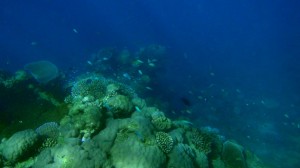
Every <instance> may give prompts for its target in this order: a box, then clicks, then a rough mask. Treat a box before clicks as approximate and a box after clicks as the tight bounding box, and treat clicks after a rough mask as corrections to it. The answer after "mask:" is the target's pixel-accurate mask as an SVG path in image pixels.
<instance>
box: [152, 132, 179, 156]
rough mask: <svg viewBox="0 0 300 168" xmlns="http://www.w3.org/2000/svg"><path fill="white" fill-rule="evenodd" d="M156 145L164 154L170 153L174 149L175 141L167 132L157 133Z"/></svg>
mask: <svg viewBox="0 0 300 168" xmlns="http://www.w3.org/2000/svg"><path fill="white" fill-rule="evenodd" d="M155 138H156V143H157V144H158V146H159V147H160V149H161V150H162V151H163V152H164V153H169V152H171V150H172V149H173V146H174V141H173V139H172V137H171V136H170V135H169V134H167V133H165V132H157V133H156V134H155Z"/></svg>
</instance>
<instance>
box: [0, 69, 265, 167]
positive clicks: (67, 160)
mask: <svg viewBox="0 0 300 168" xmlns="http://www.w3.org/2000/svg"><path fill="white" fill-rule="evenodd" d="M25 79H26V78H23V79H22V80H25ZM4 81H5V80H2V84H3V83H5V82H4ZM3 86H4V85H3ZM13 87H14V85H12V86H11V88H13ZM4 88H5V87H4ZM47 101H50V102H51V101H53V99H47ZM60 103H63V104H64V105H65V106H68V110H67V112H66V113H65V114H64V115H63V116H61V118H60V120H59V121H57V122H53V121H48V122H45V123H43V124H41V125H40V126H38V127H35V128H26V129H24V130H20V131H17V132H14V133H12V135H11V136H9V137H5V138H3V139H2V142H1V144H0V156H1V157H0V166H1V167H33V168H42V167H47V168H52V167H53V168H57V167H60V168H71V167H72V168H77V167H78V168H112V167H115V168H164V167H168V168H258V167H259V168H263V167H265V166H264V165H263V163H262V162H261V161H260V160H259V159H258V158H257V157H256V156H255V155H254V154H252V153H251V152H249V151H248V150H246V149H244V148H243V147H242V146H241V145H239V144H237V143H236V142H234V141H232V140H227V139H225V138H224V137H223V136H221V135H218V134H217V133H216V132H214V131H211V130H210V129H207V128H194V127H193V125H192V124H190V123H188V122H186V121H184V120H171V119H170V118H168V117H167V116H166V115H165V113H164V112H163V111H161V110H160V109H158V108H157V107H154V106H151V105H150V104H147V103H146V101H145V100H144V99H142V98H140V97H139V96H138V94H136V93H135V91H134V90H133V89H132V88H130V87H129V86H127V85H125V84H122V83H120V82H117V81H114V80H112V79H107V78H104V77H103V76H100V75H97V74H88V75H83V76H81V77H79V78H78V79H77V80H76V81H75V82H74V83H73V85H72V88H71V91H70V93H69V95H67V96H66V98H65V100H64V102H60ZM49 120H50V119H49Z"/></svg>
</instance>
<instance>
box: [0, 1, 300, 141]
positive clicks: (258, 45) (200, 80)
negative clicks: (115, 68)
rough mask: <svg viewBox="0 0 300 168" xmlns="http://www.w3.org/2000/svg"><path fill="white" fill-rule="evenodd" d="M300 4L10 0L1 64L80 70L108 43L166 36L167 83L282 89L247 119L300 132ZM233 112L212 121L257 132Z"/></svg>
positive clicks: (188, 87) (2, 18) (181, 89)
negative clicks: (269, 109)
mask: <svg viewBox="0 0 300 168" xmlns="http://www.w3.org/2000/svg"><path fill="white" fill-rule="evenodd" d="M299 9H300V2H299V1H297V0H290V1H284V0H272V1H270V0H266V1H259V0H252V1H250V0H248V1H247V0H246V1H224V0H210V1H199V0H189V1H182V0H165V1H159V0H143V1H140V0H132V1H128V0H84V1H83V0H82V1H79V0H75V1H74V0H72V1H70V0H65V1H58V0H27V1H24V0H1V1H0V68H1V69H5V70H10V71H15V70H17V69H21V68H23V65H24V64H26V63H29V62H32V61H36V60H41V59H46V60H50V61H52V62H54V63H55V64H57V65H58V67H59V68H60V69H61V70H67V69H68V68H70V67H73V68H78V69H81V68H82V67H83V66H84V64H85V63H86V60H87V59H88V58H89V57H90V55H91V53H93V52H95V51H97V50H98V49H99V48H103V47H111V46H116V47H120V48H122V47H128V48H132V49H137V48H138V47H140V46H145V45H147V44H152V43H155V44H161V45H164V46H166V47H167V49H168V52H169V53H168V57H167V58H166V59H167V60H168V61H167V65H166V69H167V71H166V72H165V74H164V75H165V81H163V82H164V85H165V87H166V88H171V90H176V91H177V92H176V94H177V96H178V97H180V96H182V95H187V92H189V91H193V92H197V89H201V88H205V87H208V86H209V85H211V84H215V85H217V86H218V87H219V89H221V88H225V89H227V90H236V89H239V90H242V92H243V93H244V94H245V95H248V98H249V97H250V98H249V99H251V98H252V99H254V98H253V97H256V98H257V97H261V98H262V97H264V96H266V97H274V98H276V99H277V100H278V101H280V102H281V108H280V110H277V111H274V112H273V113H268V114H267V115H262V116H260V114H259V113H263V112H262V111H259V110H258V111H256V112H257V114H251V113H250V114H249V113H247V114H243V116H241V118H239V119H240V120H245V122H246V123H255V124H259V123H257V122H255V121H254V120H255V117H256V116H260V117H261V118H259V120H258V121H260V120H262V121H263V120H264V122H271V123H276V124H283V123H287V125H288V126H290V127H287V128H286V127H284V126H283V125H278V126H277V127H281V126H282V127H281V128H280V129H279V130H284V131H282V132H280V131H279V133H278V134H280V136H281V137H286V136H288V135H289V134H293V133H295V132H296V133H297V132H298V133H299V129H298V130H297V129H296V130H295V128H293V127H292V124H291V123H294V124H296V125H297V123H300V119H299V118H300V117H299V116H300V114H299V111H298V110H299V106H300V103H299V102H300V101H299V93H300V86H299V83H300V75H299V72H300V62H299V61H300V58H299V57H300V12H299ZM73 29H76V30H77V31H78V33H75V32H74V31H73ZM32 44H35V45H32ZM211 73H213V74H215V75H214V76H212V75H211ZM198 91H199V90H198ZM172 96H173V95H172ZM246 97H247V96H246ZM258 99H259V98H257V100H258ZM282 106H284V107H282ZM290 106H293V107H298V108H295V109H292V110H291V109H290V108H289V107H290ZM199 110H200V111H201V109H199ZM253 113H255V111H254V112H253ZM286 113H288V114H289V115H290V116H291V118H292V119H291V121H289V120H287V118H284V117H283V116H284V114H286ZM194 115H196V117H197V114H194ZM205 115H207V114H206V113H202V114H201V115H200V114H199V115H198V117H203V116H205ZM216 115H217V114H216ZM230 115H233V114H231V113H229V112H228V113H226V111H224V113H222V114H218V115H217V116H216V117H219V118H220V117H221V118H224V120H226V119H227V118H226V117H225V116H230ZM253 116H254V117H253ZM263 117H265V118H263ZM229 118H230V117H229ZM208 121H209V120H208ZM218 121H220V119H219V120H218ZM229 121H230V122H232V121H231V120H228V122H224V121H223V122H220V123H213V122H211V123H209V122H208V123H209V124H210V125H212V126H216V127H222V128H221V129H224V130H223V131H227V134H229V135H231V136H234V134H242V135H243V136H246V135H247V134H248V133H249V132H247V131H245V130H240V131H241V132H234V133H232V132H231V134H230V133H228V132H229V129H226V127H230V125H224V123H226V124H230V122H229ZM206 124H207V123H206ZM233 125H234V124H233ZM234 126H236V125H234ZM294 126H295V125H294ZM224 127H225V128H224ZM283 127H284V128H283ZM293 129H294V130H293ZM288 130H292V131H291V132H289V131H288ZM235 131H238V130H235ZM248 131H249V130H248ZM245 132H247V133H245ZM254 132H255V131H254ZM243 133H244V134H243ZM224 134H226V133H224ZM233 138H237V139H239V137H233ZM241 139H242V138H241ZM250 141H251V140H250ZM245 143H246V142H245ZM265 143H267V142H265ZM249 144H251V143H249ZM250 146H251V145H250ZM258 146H259V145H258Z"/></svg>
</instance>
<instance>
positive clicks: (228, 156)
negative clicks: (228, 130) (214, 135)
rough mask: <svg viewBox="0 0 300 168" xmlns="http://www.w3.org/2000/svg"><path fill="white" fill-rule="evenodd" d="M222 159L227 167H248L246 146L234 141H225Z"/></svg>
mask: <svg viewBox="0 0 300 168" xmlns="http://www.w3.org/2000/svg"><path fill="white" fill-rule="evenodd" d="M222 159H223V161H224V163H225V166H226V168H247V164H246V160H245V156H244V148H243V147H242V146H240V145H238V144H236V143H234V142H231V141H226V142H224V144H223V151H222Z"/></svg>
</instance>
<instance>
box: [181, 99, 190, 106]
mask: <svg viewBox="0 0 300 168" xmlns="http://www.w3.org/2000/svg"><path fill="white" fill-rule="evenodd" d="M180 100H181V102H182V103H183V104H184V105H186V106H191V105H192V103H191V101H190V100H189V99H187V98H185V97H181V98H180Z"/></svg>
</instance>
